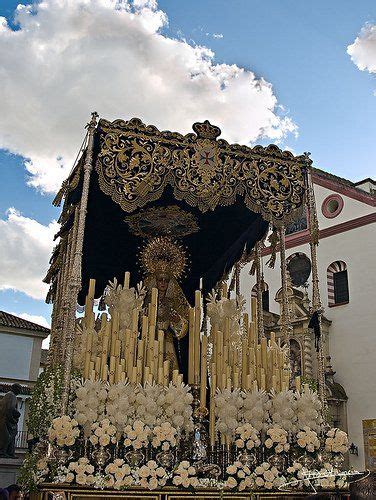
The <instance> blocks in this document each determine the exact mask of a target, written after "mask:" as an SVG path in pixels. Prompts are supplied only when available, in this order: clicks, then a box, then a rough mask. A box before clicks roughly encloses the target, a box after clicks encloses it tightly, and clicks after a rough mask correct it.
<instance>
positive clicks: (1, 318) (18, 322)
mask: <svg viewBox="0 0 376 500" xmlns="http://www.w3.org/2000/svg"><path fill="white" fill-rule="evenodd" d="M0 326H7V327H10V328H20V329H22V330H32V331H34V332H42V333H50V329H49V328H46V327H45V326H41V325H37V324H36V323H33V322H32V321H28V320H27V319H23V318H19V317H18V316H14V315H13V314H10V313H7V312H5V311H0Z"/></svg>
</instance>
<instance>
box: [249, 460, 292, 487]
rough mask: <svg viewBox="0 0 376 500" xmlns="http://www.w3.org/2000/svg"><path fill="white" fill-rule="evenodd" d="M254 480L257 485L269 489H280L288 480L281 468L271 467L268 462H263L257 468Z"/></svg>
mask: <svg viewBox="0 0 376 500" xmlns="http://www.w3.org/2000/svg"><path fill="white" fill-rule="evenodd" d="M254 480H255V485H256V486H258V487H259V488H265V489H267V490H272V489H278V488H279V487H280V486H282V484H283V483H284V482H285V481H286V480H285V478H284V477H283V476H281V475H280V472H279V470H278V469H277V468H276V467H271V466H270V464H269V463H268V462H263V463H262V464H261V465H259V466H258V467H256V468H255V472H254Z"/></svg>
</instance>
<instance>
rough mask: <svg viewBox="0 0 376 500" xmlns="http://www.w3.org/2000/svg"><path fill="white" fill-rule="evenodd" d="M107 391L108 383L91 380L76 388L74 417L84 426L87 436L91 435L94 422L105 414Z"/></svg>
mask: <svg viewBox="0 0 376 500" xmlns="http://www.w3.org/2000/svg"><path fill="white" fill-rule="evenodd" d="M107 391H108V385H107V384H105V383H104V382H100V381H96V382H94V381H91V380H86V381H85V382H82V383H81V384H80V385H79V386H78V388H77V390H76V401H75V403H74V406H75V414H74V417H75V419H76V420H77V422H78V423H79V425H81V426H82V427H83V430H84V435H85V436H86V437H88V436H89V435H90V431H91V426H92V424H93V423H94V422H98V421H99V420H102V419H103V418H104V416H105V407H106V401H107Z"/></svg>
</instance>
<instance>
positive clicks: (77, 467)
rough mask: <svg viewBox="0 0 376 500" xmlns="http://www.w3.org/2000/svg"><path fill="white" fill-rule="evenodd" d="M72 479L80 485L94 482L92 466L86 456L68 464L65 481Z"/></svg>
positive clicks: (71, 480)
mask: <svg viewBox="0 0 376 500" xmlns="http://www.w3.org/2000/svg"><path fill="white" fill-rule="evenodd" d="M74 481H75V482H76V483H77V484H80V485H81V486H90V485H93V484H94V483H95V478H94V466H93V465H92V464H91V463H90V462H89V459H88V458H79V459H78V461H77V462H71V463H70V464H69V465H68V473H67V475H66V482H68V483H72V482H74Z"/></svg>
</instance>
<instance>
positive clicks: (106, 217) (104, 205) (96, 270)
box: [79, 173, 268, 304]
mask: <svg viewBox="0 0 376 500" xmlns="http://www.w3.org/2000/svg"><path fill="white" fill-rule="evenodd" d="M150 205H152V206H159V207H165V206H169V205H177V206H179V207H180V208H182V209H183V210H185V211H188V212H190V213H193V214H194V215H195V216H196V218H197V220H198V226H199V231H198V232H196V233H193V234H190V235H188V236H186V237H185V238H183V244H184V245H185V246H186V248H187V253H188V256H189V259H190V266H189V271H188V273H187V276H186V278H185V279H183V281H182V283H181V286H182V288H183V290H184V292H185V294H186V296H187V298H188V299H189V300H190V301H191V300H192V298H193V295H194V291H195V290H196V289H197V288H198V286H199V282H200V278H201V277H202V278H203V288H204V292H208V291H210V290H211V289H212V288H213V287H214V286H215V285H216V283H217V281H219V280H220V279H221V278H222V276H223V274H224V273H225V272H226V271H228V270H230V269H231V267H232V266H233V265H234V263H236V262H237V261H238V260H239V259H240V257H241V256H242V253H243V250H244V249H247V250H248V251H250V250H251V249H252V248H253V246H254V244H255V242H256V241H258V240H260V239H261V238H262V237H263V236H264V235H265V232H266V231H267V228H268V223H267V222H265V221H264V220H263V219H262V217H261V215H260V214H256V213H254V212H251V211H250V210H249V209H248V208H247V207H245V206H244V203H243V201H242V200H241V199H239V200H238V201H237V202H236V203H235V204H234V205H231V206H228V207H218V208H217V209H216V210H215V211H214V212H205V213H202V212H200V210H198V209H197V208H193V207H190V206H189V205H187V204H186V203H185V202H184V201H178V200H176V199H174V197H173V196H172V193H171V189H166V191H165V192H164V193H163V196H162V197H161V198H159V199H158V200H157V201H156V202H152V203H151V204H150ZM124 219H125V213H124V211H123V210H122V209H121V208H120V207H119V206H118V205H117V204H115V203H113V202H112V200H111V199H110V198H109V197H108V196H107V195H105V194H104V193H103V192H102V191H101V190H100V188H99V186H98V182H97V175H96V173H94V174H93V176H92V181H91V185H90V194H89V202H88V212H87V219H86V228H85V238H84V249H83V262H82V283H83V287H82V290H81V293H80V296H79V303H80V304H83V303H84V301H85V295H86V292H87V288H88V282H89V279H90V278H95V279H96V281H97V285H96V294H95V295H96V297H99V296H100V295H101V294H102V292H103V289H104V287H105V286H106V284H107V283H108V280H112V279H113V278H114V277H116V278H117V279H118V281H119V282H121V283H122V281H123V277H124V272H125V271H130V273H131V279H132V282H131V284H136V283H137V282H138V281H140V280H141V279H142V274H141V270H140V268H139V266H138V262H137V255H138V251H139V247H140V245H141V244H142V243H143V239H142V238H141V237H138V236H135V235H134V234H132V232H130V231H129V226H128V224H127V223H126V222H125V221H124Z"/></svg>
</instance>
